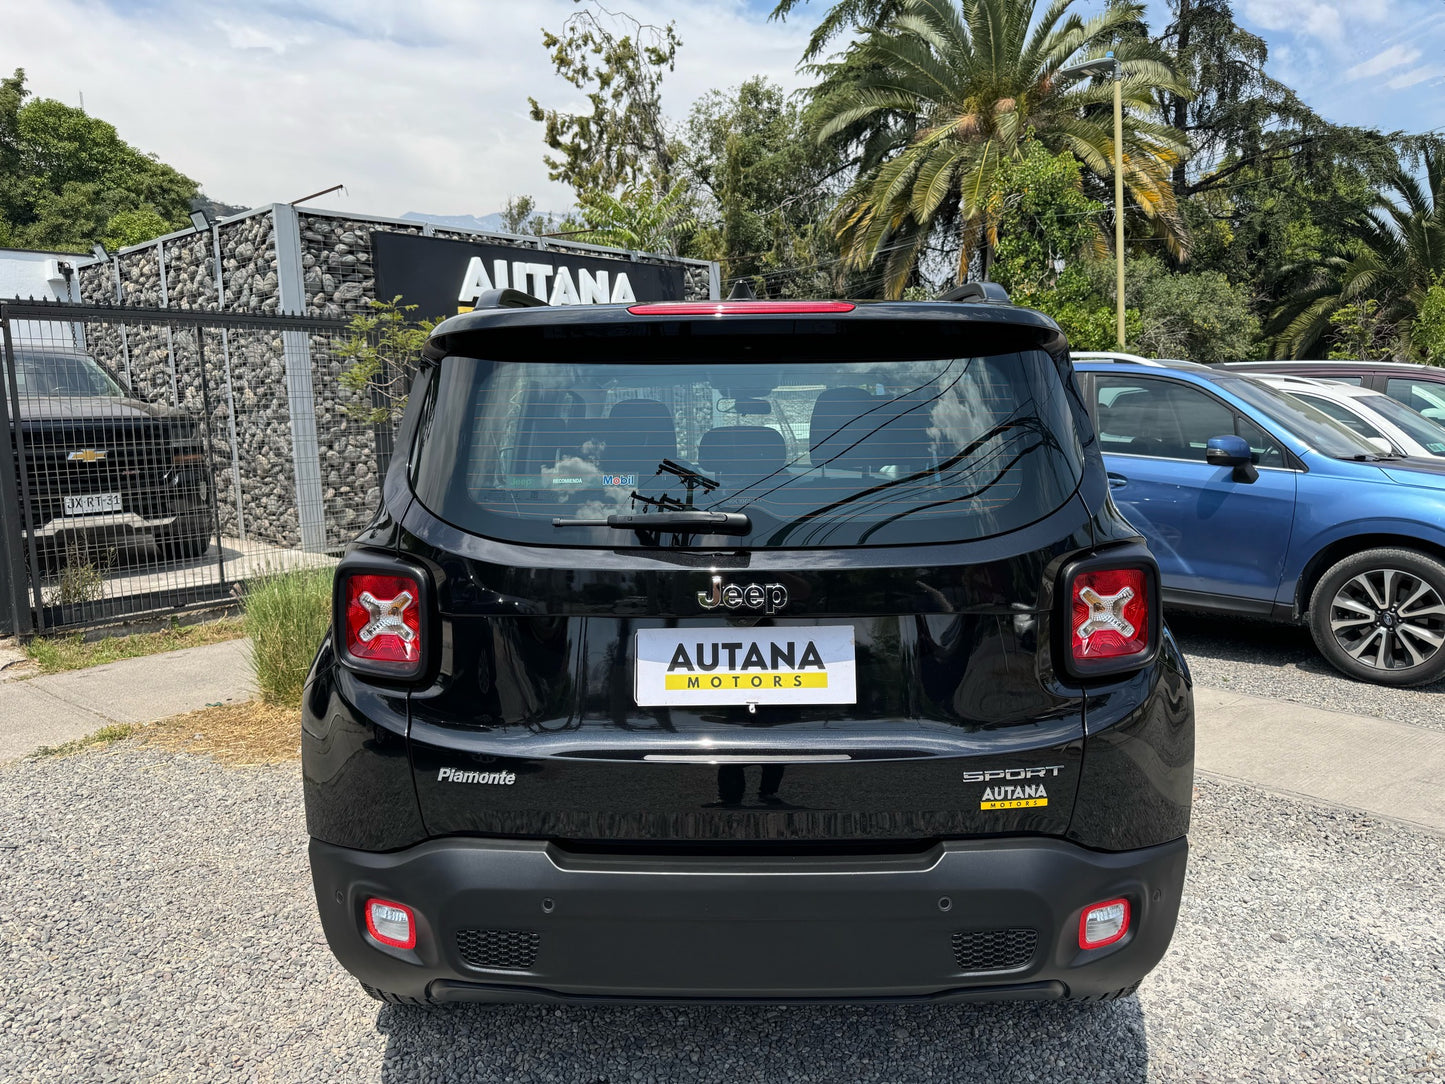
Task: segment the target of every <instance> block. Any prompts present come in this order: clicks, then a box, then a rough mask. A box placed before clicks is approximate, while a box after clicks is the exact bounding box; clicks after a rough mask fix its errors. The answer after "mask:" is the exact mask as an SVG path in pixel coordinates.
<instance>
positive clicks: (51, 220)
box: [0, 69, 198, 251]
mask: <svg viewBox="0 0 1445 1084" xmlns="http://www.w3.org/2000/svg"><path fill="white" fill-rule="evenodd" d="M197 194H198V193H197V188H196V183H195V182H194V181H192V180H191V179H190V178H188V177H185V176H182V175H181V174H180V173H178V172H177V171H176V170H174V169H172V168H171V167H170V166H168V165H166V164H165V163H163V162H160V161H158V160H157V159H156V158H155V157H154V156H152V155H147V154H143V153H141V152H140V151H138V150H136V149H135V148H134V147H132V146H130V145H129V144H128V143H126V142H125V141H123V140H122V139H121V138H120V136H119V135H118V134H117V132H116V130H115V128H114V127H113V126H111V125H109V124H107V123H105V121H102V120H99V119H97V118H95V117H92V116H90V115H89V114H87V113H86V112H84V111H83V110H80V109H76V108H73V107H72V106H68V105H65V104H63V103H61V102H57V101H53V100H50V99H32V98H31V96H30V93H29V91H28V90H26V88H25V73H24V72H23V71H22V70H19V69H17V70H16V71H15V74H14V75H12V76H11V77H10V78H8V79H5V80H3V81H0V230H4V231H5V232H8V234H9V235H10V237H11V239H12V240H13V241H15V242H18V243H19V244H22V245H25V246H28V247H31V248H53V249H70V250H79V251H83V250H84V249H86V248H88V247H89V246H90V244H91V243H92V242H95V241H100V240H103V239H106V238H110V239H115V238H117V237H123V238H125V239H126V243H136V242H137V241H143V240H148V239H149V237H154V236H156V235H157V234H159V233H165V232H166V231H167V230H171V229H179V228H181V227H183V226H185V225H186V224H187V214H188V213H189V211H190V207H191V201H192V200H193V199H195V198H196V196H197ZM151 228H154V230H155V232H154V233H149V235H148V236H142V234H145V233H146V232H147V230H149V229H151Z"/></svg>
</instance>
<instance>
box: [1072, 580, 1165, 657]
mask: <svg viewBox="0 0 1445 1084" xmlns="http://www.w3.org/2000/svg"><path fill="white" fill-rule="evenodd" d="M1073 595H1074V607H1073V609H1074V614H1073V622H1072V624H1071V625H1070V627H1069V639H1070V642H1071V644H1072V646H1073V651H1074V658H1075V660H1077V661H1079V662H1086V661H1089V660H1094V659H1119V658H1127V657H1128V656H1130V655H1139V654H1142V653H1144V652H1145V651H1148V650H1149V580H1148V578H1147V577H1146V576H1145V575H1144V572H1143V571H1142V570H1141V569H1137V568H1121V569H1103V570H1096V571H1092V572H1081V573H1079V575H1077V576H1075V577H1074V584H1073Z"/></svg>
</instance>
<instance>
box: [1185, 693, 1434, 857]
mask: <svg viewBox="0 0 1445 1084" xmlns="http://www.w3.org/2000/svg"><path fill="white" fill-rule="evenodd" d="M1194 713H1195V719H1196V723H1197V726H1198V737H1197V745H1196V748H1195V759H1194V766H1195V770H1196V771H1200V772H1206V773H1208V774H1210V775H1218V776H1221V777H1222V778H1225V779H1234V780H1237V781H1239V782H1243V783H1251V784H1253V785H1255V786H1258V787H1263V788H1265V789H1266V790H1271V791H1276V792H1278V793H1282V794H1294V795H1300V796H1303V797H1307V798H1314V799H1317V800H1321V801H1325V802H1329V803H1331V804H1333V805H1340V806H1345V807H1347V808H1350V809H1359V810H1364V811H1365V812H1367V813H1374V814H1377V815H1379V816H1382V817H1389V818H1391V819H1392V820H1398V821H1405V822H1407V823H1409V824H1414V825H1418V826H1420V827H1423V828H1433V829H1435V830H1436V831H1445V730H1433V729H1430V728H1427V727H1423V726H1412V725H1411V724H1409V723H1397V722H1391V721H1390V720H1388V719H1376V718H1373V717H1371V716H1366V715H1346V714H1344V713H1342V712H1338V711H1325V710H1324V709H1322V708H1313V707H1309V706H1308V705H1305V704H1296V703H1294V702H1292V701H1289V700H1272V699H1269V698H1268V697H1263V696H1247V695H1245V694H1243V693H1234V692H1228V691H1225V690H1221V689H1202V688H1200V687H1199V686H1197V685H1196V686H1195V687H1194Z"/></svg>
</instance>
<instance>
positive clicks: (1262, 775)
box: [0, 640, 1445, 832]
mask: <svg viewBox="0 0 1445 1084" xmlns="http://www.w3.org/2000/svg"><path fill="white" fill-rule="evenodd" d="M249 649H250V643H249V641H247V640H232V641H228V642H226V643H221V644H210V645H207V646H206V647H192V648H186V649H184V650H181V651H171V652H167V653H166V654H164V655H149V656H146V657H144V658H139V659H125V660H123V661H121V662H113V663H107V664H105V665H104V666H93V667H90V668H89V669H86V670H72V671H70V672H69V673H64V674H52V675H49V676H46V677H36V678H31V679H29V680H28V681H6V682H0V762H3V761H6V760H13V759H16V758H19V757H23V756H25V755H26V754H28V753H30V752H32V751H34V750H35V749H37V748H39V747H41V746H44V745H59V744H61V743H63V742H67V741H72V740H74V739H75V738H80V737H84V736H85V735H87V734H91V733H94V732H95V731H96V730H99V729H100V728H101V727H104V726H107V725H110V724H112V723H145V722H150V721H152V720H155V719H161V718H164V717H165V716H167V715H176V714H178V713H180V712H184V711H193V710H195V709H197V708H203V707H205V706H206V705H208V704H217V703H226V702H229V701H232V700H245V699H248V698H249V697H251V696H252V695H253V690H254V687H253V685H252V679H251V671H250V666H249V665H248V663H247V652H248V651H249ZM1194 703H1195V711H1196V716H1197V719H1198V748H1197V752H1196V761H1195V764H1196V767H1197V769H1198V770H1199V771H1200V772H1202V773H1206V774H1209V775H1217V776H1220V777H1222V778H1226V779H1232V780H1236V781H1239V782H1243V783H1249V784H1252V785H1254V786H1257V787H1261V788H1263V789H1265V790H1267V791H1272V792H1275V793H1280V794H1290V795H1296V796H1299V797H1304V798H1310V799H1314V800H1316V801H1323V802H1328V803H1330V804H1333V805H1339V806H1344V807H1347V808H1350V809H1358V810H1362V811H1364V812H1366V813H1372V814H1375V815H1377V816H1382V817H1389V818H1391V819H1393V820H1398V821H1405V822H1408V823H1410V824H1414V825H1418V826H1420V827H1424V828H1431V829H1434V830H1436V831H1442V832H1445V730H1435V729H1430V728H1427V727H1421V726H1412V725H1410V724H1408V723H1398V722H1390V721H1388V720H1385V719H1376V718H1371V717H1368V716H1362V715H1346V714H1343V713H1341V712H1335V711H1325V710H1322V709H1320V708H1313V707H1308V706H1306V705H1303V704H1296V703H1293V702H1291V701H1287V700H1272V699H1269V698H1266V697H1259V696H1248V695H1245V694H1243V693H1235V692H1231V691H1228V690H1222V689H1207V688H1201V687H1199V686H1196V687H1195V689H1194Z"/></svg>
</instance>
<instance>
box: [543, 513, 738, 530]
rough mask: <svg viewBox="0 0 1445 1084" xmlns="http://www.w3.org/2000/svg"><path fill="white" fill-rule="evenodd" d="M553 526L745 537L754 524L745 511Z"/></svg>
mask: <svg viewBox="0 0 1445 1084" xmlns="http://www.w3.org/2000/svg"><path fill="white" fill-rule="evenodd" d="M552 526H553V527H611V528H612V529H613V530H617V531H645V532H647V533H649V534H652V533H656V532H658V531H677V532H680V533H688V534H696V533H699V532H701V533H707V534H747V533H748V532H749V531H751V530H752V529H753V521H752V520H751V519H749V518H748V514H747V513H746V512H704V511H701V510H700V509H697V510H688V511H684V512H637V513H634V514H632V515H626V516H607V517H606V518H605V519H554V520H553V521H552Z"/></svg>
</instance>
